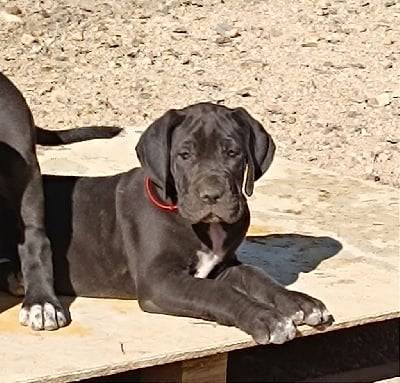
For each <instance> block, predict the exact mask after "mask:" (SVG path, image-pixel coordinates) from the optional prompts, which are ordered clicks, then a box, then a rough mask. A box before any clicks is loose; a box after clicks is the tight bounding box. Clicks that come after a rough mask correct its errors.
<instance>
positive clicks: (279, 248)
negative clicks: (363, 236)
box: [237, 234, 342, 286]
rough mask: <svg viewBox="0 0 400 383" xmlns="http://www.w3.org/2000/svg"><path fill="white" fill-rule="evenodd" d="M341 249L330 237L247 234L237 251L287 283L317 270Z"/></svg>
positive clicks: (273, 276)
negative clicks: (249, 235) (251, 235)
mask: <svg viewBox="0 0 400 383" xmlns="http://www.w3.org/2000/svg"><path fill="white" fill-rule="evenodd" d="M341 249H342V244H341V243H340V242H339V241H337V240H336V239H333V238H331V237H314V236H307V235H300V234H273V235H266V236H257V237H247V238H246V240H245V241H244V242H243V243H242V245H241V246H240V247H239V249H238V251H237V254H238V258H239V259H240V261H241V262H243V263H246V264H251V265H254V266H258V267H260V268H262V269H263V270H264V271H265V272H266V273H267V274H268V275H270V276H271V277H272V278H274V279H275V280H276V281H278V282H279V283H281V284H283V285H286V286H287V285H290V284H292V283H293V282H295V281H296V280H297V279H298V277H299V274H300V273H309V272H310V271H312V270H314V269H316V268H317V267H318V265H319V264H320V263H321V262H322V261H323V260H325V259H328V258H331V257H333V256H334V255H335V254H337V253H338V252H339V251H340V250H341Z"/></svg>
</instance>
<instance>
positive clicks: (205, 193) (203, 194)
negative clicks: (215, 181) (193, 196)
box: [200, 186, 224, 205]
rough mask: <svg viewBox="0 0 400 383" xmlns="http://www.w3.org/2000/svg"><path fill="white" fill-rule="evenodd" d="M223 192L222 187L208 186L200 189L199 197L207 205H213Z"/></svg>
mask: <svg viewBox="0 0 400 383" xmlns="http://www.w3.org/2000/svg"><path fill="white" fill-rule="evenodd" d="M223 194H224V189H223V188H222V187H215V186H208V187H205V188H204V189H203V190H201V191H200V198H201V200H202V201H204V202H205V203H206V204H207V205H215V204H216V203H217V202H218V201H219V200H220V199H221V197H222V195H223Z"/></svg>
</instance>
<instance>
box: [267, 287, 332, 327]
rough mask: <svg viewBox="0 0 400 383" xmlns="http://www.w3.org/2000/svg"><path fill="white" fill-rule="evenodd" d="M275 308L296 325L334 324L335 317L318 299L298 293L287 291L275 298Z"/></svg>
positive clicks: (316, 325)
mask: <svg viewBox="0 0 400 383" xmlns="http://www.w3.org/2000/svg"><path fill="white" fill-rule="evenodd" d="M274 300H275V306H276V308H277V309H278V310H279V311H281V312H282V313H283V314H284V315H286V316H288V317H289V318H291V319H292V320H293V322H294V323H295V324H296V325H302V324H306V325H309V326H313V327H318V326H329V325H331V324H332V323H333V322H334V318H333V315H332V314H331V313H330V312H329V311H328V309H327V308H326V306H325V305H324V304H323V303H322V302H321V301H320V300H318V299H316V298H313V297H311V296H309V295H307V294H304V293H300V292H298V291H290V290H286V291H285V292H284V293H280V294H278V295H277V296H276V297H275V299H274Z"/></svg>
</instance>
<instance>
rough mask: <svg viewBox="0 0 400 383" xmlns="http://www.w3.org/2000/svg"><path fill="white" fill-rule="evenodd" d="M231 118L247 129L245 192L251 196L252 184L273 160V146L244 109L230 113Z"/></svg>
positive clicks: (260, 126)
mask: <svg viewBox="0 0 400 383" xmlns="http://www.w3.org/2000/svg"><path fill="white" fill-rule="evenodd" d="M232 117H233V118H234V120H235V121H236V122H237V123H238V124H239V125H240V126H241V127H243V128H244V127H247V129H248V134H247V165H248V167H247V176H246V182H245V188H244V190H245V192H246V194H247V195H248V196H251V195H252V194H253V189H254V182H255V181H257V180H258V179H259V178H260V177H261V176H262V175H263V174H264V173H265V172H266V171H267V170H268V168H269V166H270V165H271V163H272V160H273V158H274V153H275V144H274V141H273V140H272V137H271V136H270V135H269V134H268V133H267V132H266V130H265V129H264V127H263V126H262V125H261V124H260V123H259V122H258V121H257V120H255V119H254V118H253V117H251V116H250V114H249V113H248V112H247V111H246V110H245V109H244V108H236V109H233V111H232Z"/></svg>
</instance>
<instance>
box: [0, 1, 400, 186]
mask: <svg viewBox="0 0 400 383" xmlns="http://www.w3.org/2000/svg"><path fill="white" fill-rule="evenodd" d="M399 16H400V2H399V1H359V0H357V1H354V0H349V1H344V0H336V1H335V0H331V1H328V0H323V1H313V0H309V1H306V0H301V1H294V0H289V1H286V0H285V1H283V0H276V1H264V0H259V1H249V0H236V1H233V0H219V1H217V0H194V1H190V0H186V1H178V0H168V1H153V0H150V1H145V0H140V1H139V0H138V1H135V2H133V1H132V2H130V1H129V2H128V1H127V2H125V1H100V0H85V1H77V0H68V1H66V0H60V1H50V0H40V1H39V0H37V1H33V0H31V1H27V0H19V1H14V0H0V52H1V54H0V70H1V71H3V72H4V73H5V74H6V75H8V76H9V77H10V78H11V79H12V80H13V81H14V82H15V83H16V84H17V85H18V87H19V88H20V90H21V91H22V92H23V93H24V95H25V97H26V98H27V100H28V103H29V105H30V106H31V109H32V111H33V114H34V117H35V120H36V123H37V124H38V125H40V126H43V127H47V128H50V129H62V128H65V127H69V126H71V127H73V126H83V125H105V124H111V125H119V126H122V127H127V128H133V127H135V126H146V125H149V124H150V123H151V122H152V121H153V120H154V119H155V118H157V117H159V116H160V115H161V114H162V113H164V112H165V111H166V110H168V109H170V108H180V107H184V106H187V105H188V104H191V103H195V102H199V101H213V102H217V103H221V104H224V105H227V106H229V107H237V106H243V107H245V108H247V109H248V110H249V112H250V113H251V114H252V115H253V116H254V117H256V118H258V119H259V120H260V121H261V122H262V123H263V124H264V126H265V127H266V129H267V130H269V131H270V133H271V134H272V135H273V137H274V138H275V140H276V142H277V144H278V152H277V153H278V155H279V156H281V157H285V158H289V159H292V160H295V161H300V162H306V163H309V162H312V163H313V165H314V166H318V167H321V168H326V169H331V170H334V171H337V172H339V173H340V174H343V175H351V176H356V177H359V178H363V179H367V180H371V182H375V183H380V184H387V185H391V186H395V187H398V186H400V179H399V168H400V166H399V162H400V143H399V137H400V133H399V132H400V129H399V127H400V124H399V97H400V78H399V73H400V68H399V53H400V27H399V26H400V20H399V19H400V17H399Z"/></svg>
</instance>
